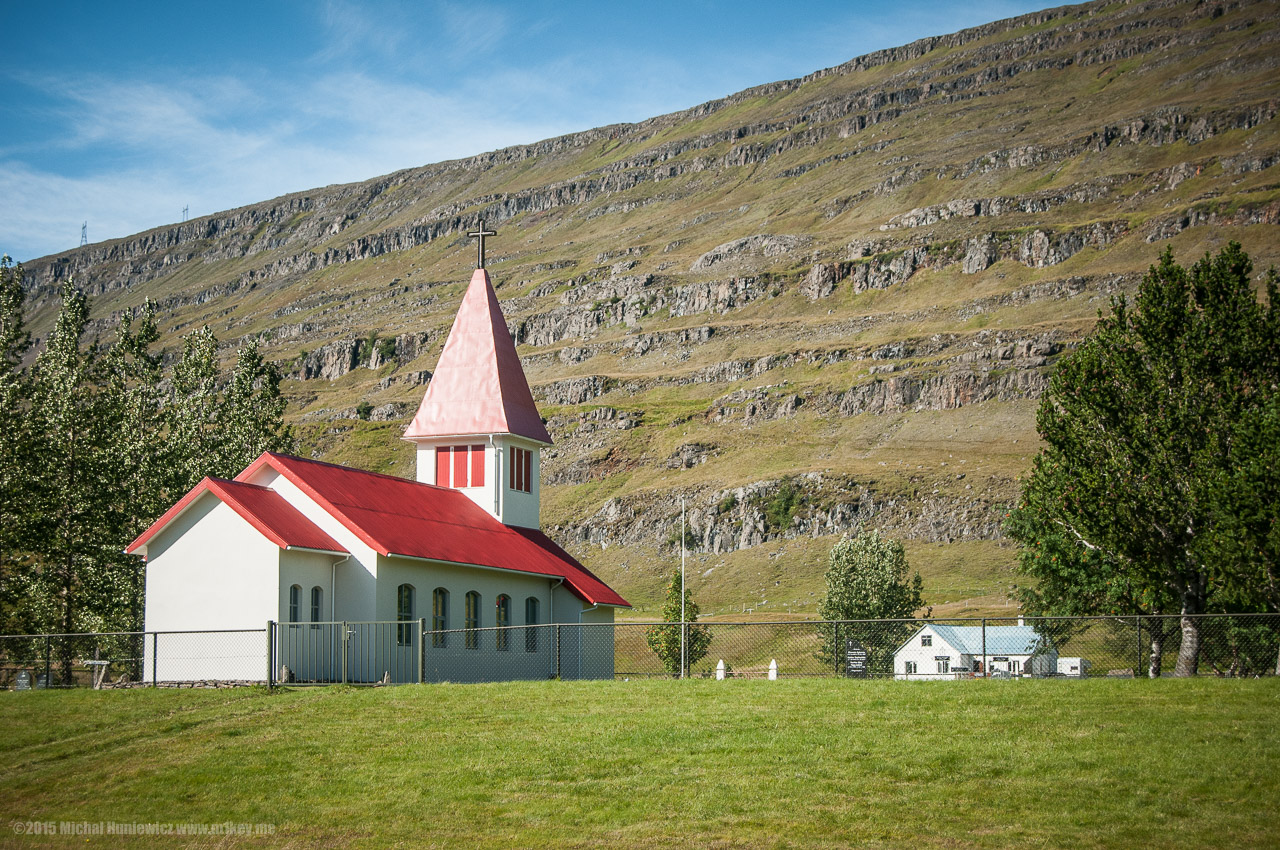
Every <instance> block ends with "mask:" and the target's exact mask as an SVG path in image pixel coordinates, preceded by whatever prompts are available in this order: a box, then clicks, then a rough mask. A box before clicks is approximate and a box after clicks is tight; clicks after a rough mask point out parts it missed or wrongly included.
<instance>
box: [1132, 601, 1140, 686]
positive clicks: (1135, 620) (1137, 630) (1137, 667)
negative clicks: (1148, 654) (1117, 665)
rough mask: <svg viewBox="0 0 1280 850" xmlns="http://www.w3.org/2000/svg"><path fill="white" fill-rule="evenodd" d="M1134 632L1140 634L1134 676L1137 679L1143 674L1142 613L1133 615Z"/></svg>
mask: <svg viewBox="0 0 1280 850" xmlns="http://www.w3.org/2000/svg"><path fill="white" fill-rule="evenodd" d="M1133 632H1134V634H1136V635H1137V636H1138V638H1137V640H1138V655H1137V658H1138V660H1137V662H1136V663H1134V665H1133V677H1134V678H1135V679H1136V678H1138V677H1139V676H1141V675H1142V615H1141V614H1134V615H1133Z"/></svg>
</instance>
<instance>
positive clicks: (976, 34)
mask: <svg viewBox="0 0 1280 850" xmlns="http://www.w3.org/2000/svg"><path fill="white" fill-rule="evenodd" d="M1278 40H1280V4H1277V3H1276V2H1274V1H1273V0H1254V1H1253V2H1239V3H1234V2H1232V3H1204V2H1196V0H1185V2H1183V0H1142V2H1132V3H1104V2H1096V3H1090V4H1084V5H1080V6H1068V7H1062V8H1058V9H1051V10H1046V11H1045V12H1040V13H1036V14H1033V15H1027V16H1023V17H1020V18H1015V19H1010V20H1008V21H1002V22H995V23H993V24H990V25H988V26H985V27H979V28H975V29H973V30H968V31H965V32H962V33H957V34H954V35H950V36H944V37H939V38H932V39H926V40H923V41H921V42H916V43H914V44H912V45H906V46H903V47H901V48H894V49H890V50H886V51H882V52H880V53H878V54H873V55H871V56H867V57H859V58H857V59H854V60H851V61H850V62H849V63H846V64H845V65H842V66H840V67H838V68H833V69H827V70H824V71H815V73H814V74H812V75H810V76H808V77H806V78H804V79H800V80H790V81H783V82H778V83H770V84H767V85H762V86H760V87H758V88H756V89H752V90H748V91H745V92H740V93H738V94H734V95H730V96H727V97H725V98H724V99H722V100H718V101H714V102H711V103H708V104H702V105H700V106H695V107H692V108H690V109H688V110H685V111H684V112H680V113H675V114H672V115H666V116H658V117H655V118H651V119H648V120H643V121H640V122H639V123H635V124H625V125H617V126H613V127H605V128H599V129H596V130H591V131H588V132H585V133H580V134H575V135H572V136H566V137H563V138H559V139H552V140H547V141H545V142H540V143H537V144H534V145H528V146H524V147H519V148H511V149H506V150H502V151H495V152H491V153H487V154H479V155H477V156H475V157H472V158H470V159H466V160H459V161H455V162H448V163H439V164H435V165H429V166H424V167H423V168H420V169H412V170H408V171H403V172H398V173H396V174H392V175H387V176H385V177H379V178H375V179H372V180H369V181H366V182H365V183H360V184H351V185H347V186H330V187H327V188H324V189H316V190H314V191H312V192H307V193H299V194H297V195H291V196H287V197H284V198H278V199H275V200H272V201H264V202H263V203H261V204H257V205H254V206H252V207H246V208H243V209H239V210H232V211H229V212H226V213H219V214H217V215H214V216H208V217H206V218H203V219H198V220H194V221H191V222H186V223H183V224H178V225H173V226H171V227H168V228H158V229H157V230H154V231H149V232H148V233H145V234H139V235H138V236H135V237H130V238H128V239H124V240H118V241H116V242H112V243H104V244H101V245H93V246H86V247H85V248H82V249H78V250H76V251H70V252H67V253H65V254H62V255H58V256H57V257H52V258H45V259H43V260H39V261H36V262H34V263H32V264H30V267H29V270H30V272H31V285H32V298H33V302H32V303H33V306H34V307H35V308H36V311H37V312H36V318H35V328H36V331H37V333H38V334H39V333H44V332H45V331H46V330H47V328H48V327H49V325H50V323H51V321H52V311H53V308H54V305H55V302H56V296H55V293H56V290H57V288H58V286H59V285H60V283H61V282H62V281H63V280H65V279H66V278H68V277H71V276H74V277H75V279H76V280H77V281H78V283H79V284H80V285H82V286H85V287H87V288H88V289H89V290H90V291H91V292H93V293H95V295H96V300H95V302H94V311H95V315H96V316H97V317H98V318H99V326H98V328H99V329H100V330H102V331H103V332H107V333H109V332H110V328H111V327H112V325H113V324H114V322H115V321H117V320H118V317H119V315H120V313H121V312H122V311H130V310H136V309H138V307H139V306H140V305H141V304H142V303H143V301H144V300H145V299H147V298H151V299H156V300H157V301H158V303H159V304H160V307H161V311H162V325H163V328H164V330H165V333H166V336H165V344H167V345H169V346H171V347H172V346H174V345H176V342H177V339H178V337H179V336H180V335H181V334H182V333H185V332H187V331H189V330H190V329H191V328H193V327H197V326H199V325H200V324H204V323H208V324H209V325H210V326H211V327H213V329H214V330H215V331H216V332H217V333H218V334H219V336H220V338H222V339H223V340H224V341H227V342H234V341H236V340H239V339H242V338H245V337H247V336H259V337H261V338H262V339H263V340H264V344H265V347H266V349H267V350H268V351H269V352H270V354H271V355H272V356H274V357H276V358H278V359H279V360H280V361H281V362H283V363H284V364H285V366H286V370H287V371H288V372H289V373H290V376H291V378H290V380H289V381H287V382H286V391H287V392H288V394H289V396H290V398H291V401H292V406H291V409H290V414H289V415H290V416H291V417H292V419H293V420H294V421H295V422H296V423H297V424H298V426H299V431H300V433H301V434H302V436H303V451H304V453H306V454H309V455H311V456H314V457H319V458H324V459H326V460H332V461H338V462H343V463H351V464H355V465H358V466H362V467H365V468H369V469H376V470H378V471H385V472H392V473H396V474H405V475H407V474H409V473H410V472H411V468H412V453H411V450H410V447H409V446H407V445H406V444H404V443H402V442H400V441H399V440H398V436H399V434H400V432H401V429H402V427H403V425H404V423H405V422H406V421H407V420H408V418H409V417H410V416H411V415H412V413H413V411H414V409H415V407H416V405H417V403H418V401H419V400H420V399H421V397H422V393H423V386H424V383H425V381H426V380H427V379H428V378H429V373H430V370H431V369H433V368H434V365H435V361H436V359H437V358H438V356H439V351H440V348H441V346H442V345H443V341H444V337H445V334H446V332H447V330H448V327H449V325H450V323H451V321H452V318H453V315H454V313H455V311H456V309H457V305H458V302H459V298H460V296H461V293H462V290H463V287H464V286H465V283H466V281H467V280H468V279H469V272H470V264H471V262H472V258H473V256H474V249H473V247H472V245H471V244H469V242H468V240H467V239H466V238H465V235H464V234H465V232H466V231H467V230H468V229H469V228H471V227H473V226H474V223H475V221H476V219H477V218H478V217H480V216H483V217H484V219H485V221H486V222H488V223H489V224H493V225H496V227H497V230H498V234H499V235H498V236H497V237H494V238H492V239H491V240H490V241H489V247H490V250H491V262H490V266H491V269H490V270H491V273H492V274H493V277H494V280H495V285H496V287H497V292H498V295H499V297H500V299H501V300H502V303H503V309H504V311H505V313H506V316H507V319H508V322H509V324H510V326H511V328H512V330H513V333H514V334H515V336H516V339H517V342H518V343H519V344H520V351H521V355H522V357H523V359H524V364H525V369H526V372H527V374H528V377H529V379H530V382H531V383H532V385H533V387H534V392H535V395H536V396H537V397H538V400H539V403H540V406H541V409H542V412H543V414H544V416H546V417H547V419H548V426H549V429H550V431H551V433H552V436H553V437H554V439H555V441H556V447H555V448H554V449H553V450H551V451H549V452H547V453H546V455H545V461H546V462H545V466H544V472H545V478H546V481H545V484H546V486H545V487H544V489H543V497H544V498H543V503H544V504H543V520H544V525H545V526H547V527H548V528H549V529H551V530H552V532H553V534H554V536H556V537H557V539H559V540H560V541H561V542H563V543H564V544H565V545H567V546H568V547H569V548H570V549H571V550H572V551H573V552H574V554H576V555H578V556H579V557H580V558H582V559H583V560H584V562H585V563H587V565H588V566H590V567H591V568H592V569H593V570H595V571H597V572H598V573H599V574H600V575H601V576H603V577H604V578H606V579H607V580H608V581H610V582H611V583H612V584H614V585H615V586H616V587H618V589H619V590H620V591H621V592H622V593H623V594H624V595H625V596H628V597H629V598H632V599H633V601H636V602H638V603H639V604H641V605H642V606H649V607H651V606H653V605H654V604H656V602H657V596H658V588H660V586H661V583H662V574H663V573H664V572H665V571H666V570H668V569H669V568H670V566H671V565H672V564H673V560H674V557H675V550H674V547H673V545H672V541H673V540H674V539H675V537H674V535H673V531H674V524H675V522H676V517H677V515H678V505H679V502H680V499H681V498H684V499H685V500H686V502H687V503H688V505H689V508H690V519H691V524H692V535H693V537H694V538H695V539H696V541H697V549H698V551H697V553H696V557H697V558H698V560H699V567H700V569H699V572H698V576H699V578H698V579H697V583H696V584H695V592H696V593H697V595H698V598H699V599H700V600H703V601H704V604H705V605H706V606H707V607H708V608H710V609H713V610H720V609H724V610H729V609H735V608H736V609H741V608H742V607H744V606H746V607H756V608H761V607H763V608H764V609H765V610H767V611H775V612H778V613H786V612H787V611H794V610H806V609H807V610H810V611H811V610H812V605H813V601H814V595H813V594H814V593H815V591H816V590H817V588H818V585H819V582H820V572H821V563H822V556H823V553H824V551H825V549H828V548H829V547H830V545H831V544H832V543H833V542H834V541H835V540H837V539H838V538H839V536H840V535H841V534H844V533H850V532H854V531H856V530H858V529H860V528H863V527H867V526H877V527H879V528H881V529H882V530H883V531H885V532H886V533H888V534H891V535H893V536H896V537H900V538H903V539H905V540H907V541H908V542H909V544H910V546H911V554H912V557H913V563H914V564H915V565H916V566H918V567H919V568H920V569H921V570H922V572H923V573H924V574H925V577H926V579H927V581H926V599H927V601H928V602H930V603H932V604H934V605H935V610H936V611H942V612H945V613H961V612H974V611H978V612H985V611H991V612H999V611H1002V610H1003V608H1002V606H1003V605H1004V603H1005V591H1006V590H1007V587H1008V585H1009V584H1010V582H1011V578H1010V576H1009V573H1008V570H1009V567H1010V565H1011V564H1012V561H1013V550H1012V549H1009V548H1008V547H1007V546H1006V545H1005V543H1004V540H1003V538H1002V535H1001V532H1000V519H1001V517H1002V515H1003V510H1004V508H1005V506H1007V505H1008V504H1010V503H1011V502H1012V501H1013V500H1015V499H1016V498H1017V495H1018V488H1019V484H1018V478H1019V476H1021V475H1022V474H1024V473H1025V472H1026V471H1027V470H1028V469H1029V466H1030V460H1031V457H1032V456H1033V455H1034V453H1035V451H1036V448H1037V444H1036V440H1037V438H1036V434H1035V430H1034V411H1035V407H1036V402H1037V399H1038V397H1039V395H1040V393H1041V392H1042V391H1043V388H1044V386H1045V382H1046V381H1047V376H1048V374H1049V373H1050V371H1051V369H1052V367H1053V364H1054V362H1056V360H1057V359H1058V358H1060V357H1061V356H1062V355H1063V354H1064V353H1066V352H1068V351H1070V350H1071V348H1072V347H1073V346H1074V345H1075V344H1076V343H1077V342H1078V340H1079V339H1080V338H1081V337H1082V335H1083V334H1085V333H1087V332H1088V330H1089V329H1090V328H1091V327H1092V324H1093V322H1094V321H1095V320H1096V317H1097V314H1098V312H1099V310H1105V309H1107V306H1108V302H1109V299H1110V298H1111V297H1112V296H1114V295H1117V294H1121V293H1124V292H1128V291H1132V290H1133V288H1134V287H1135V285H1136V282H1137V280H1138V279H1139V277H1140V276H1141V274H1142V273H1143V271H1144V270H1145V269H1146V268H1147V267H1148V266H1149V265H1150V264H1152V263H1153V262H1154V261H1155V260H1156V258H1157V256H1158V254H1159V252H1160V251H1161V250H1163V249H1165V248H1166V247H1168V248H1172V250H1173V251H1174V252H1175V254H1176V256H1177V258H1178V259H1179V260H1180V261H1183V262H1191V261H1194V259H1196V258H1197V257H1199V256H1201V255H1202V254H1204V253H1205V252H1206V251H1216V250H1218V249H1219V248H1221V247H1222V246H1223V245H1225V244H1226V242H1227V241H1228V240H1232V239H1235V240H1239V241H1241V242H1242V243H1243V244H1244V246H1245V248H1246V250H1248V251H1249V252H1250V253H1251V254H1252V255H1253V256H1254V258H1255V260H1256V262H1257V264H1258V267H1259V270H1260V271H1261V270H1262V269H1264V268H1265V267H1267V266H1268V265H1270V264H1274V263H1276V262H1277V261H1280V239H1277V238H1276V225H1277V223H1278V222H1280V122H1278V121H1277V118H1276V115H1277V103H1280V85H1278V84H1277V82H1276V76H1275V70H1274V65H1275V56H1276V55H1277V54H1278V53H1280V44H1278V43H1277V42H1278ZM324 182H325V181H324V178H323V175H317V184H323V183H324ZM361 403H367V404H369V405H371V406H372V408H373V415H372V421H368V422H365V421H361V420H359V419H358V418H357V405H359V404H361ZM787 488H790V489H792V490H794V491H796V492H797V493H798V499H797V501H796V503H795V505H794V506H792V508H791V509H789V510H788V511H787V512H784V513H783V514H779V513H778V512H774V514H773V517H772V519H771V518H770V515H769V512H768V511H767V510H766V507H767V505H768V504H769V503H770V501H771V500H772V499H774V498H775V497H776V496H777V494H778V493H779V492H783V491H784V490H786V489H787ZM730 504H731V507H728V508H726V507H724V506H725V505H730Z"/></svg>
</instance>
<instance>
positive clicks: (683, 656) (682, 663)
mask: <svg viewBox="0 0 1280 850" xmlns="http://www.w3.org/2000/svg"><path fill="white" fill-rule="evenodd" d="M688 630H689V629H688V627H687V626H686V625H685V623H684V496H681V497H680V678H681V679H683V678H684V670H685V659H686V658H687V657H688V656H687V655H686V651H685V634H686V633H687V632H688Z"/></svg>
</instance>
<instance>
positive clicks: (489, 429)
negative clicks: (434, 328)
mask: <svg viewBox="0 0 1280 850" xmlns="http://www.w3.org/2000/svg"><path fill="white" fill-rule="evenodd" d="M469 434H515V435H517V436H520V437H528V438H529V439H530V440H536V441H538V442H540V443H546V444H547V445H551V435H550V434H548V433H547V429H546V426H544V425H543V424H542V417H541V416H540V415H539V414H538V408H537V405H535V404H534V403H533V393H531V392H529V382H528V381H527V380H525V377H524V368H523V367H521V365H520V356H519V355H518V354H516V345H515V343H514V342H513V341H512V339H511V334H510V333H509V332H508V331H507V322H506V320H505V319H504V318H503V317H502V309H501V308H500V307H499V306H498V296H497V295H496V294H495V293H494V291H493V284H492V283H490V281H489V272H488V271H486V270H485V269H476V270H475V273H474V274H472V275H471V285H470V286H468V287H467V292H466V294H465V295H464V296H462V306H461V307H459V308H458V316H457V318H455V319H454V320H453V328H452V330H450V331H449V338H448V339H446V340H445V343H444V351H442V352H441V353H440V361H439V363H437V364H436V371H435V375H433V376H432V378H431V383H430V384H429V385H428V386H427V393H426V395H425V396H423V398H422V405H421V406H420V407H419V408H418V414H417V415H416V416H414V417H413V421H412V422H410V423H409V427H408V429H407V430H406V431H405V432H404V436H405V439H406V440H413V439H416V438H426V437H452V436H462V435H469Z"/></svg>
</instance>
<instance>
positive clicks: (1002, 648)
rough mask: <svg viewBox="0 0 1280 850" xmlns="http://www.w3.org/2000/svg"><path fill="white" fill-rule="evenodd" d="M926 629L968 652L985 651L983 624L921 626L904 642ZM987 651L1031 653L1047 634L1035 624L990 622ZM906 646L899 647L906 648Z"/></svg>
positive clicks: (994, 653)
mask: <svg viewBox="0 0 1280 850" xmlns="http://www.w3.org/2000/svg"><path fill="white" fill-rule="evenodd" d="M925 629H932V630H933V632H934V634H936V635H937V636H938V637H939V638H940V639H941V640H944V641H946V642H947V643H948V644H950V645H951V646H952V647H953V648H955V649H956V650H958V651H959V652H962V653H964V654H965V655H982V646H983V644H982V627H981V626H942V625H936V624H934V623H930V624H928V625H927V626H921V627H920V629H918V630H917V631H916V633H915V634H913V635H912V636H911V637H910V638H908V639H907V641H906V642H905V643H903V644H902V646H906V645H907V644H909V643H911V641H912V640H914V639H915V637H916V635H918V634H920V632H922V631H924V630H925ZM986 631H987V642H986V648H987V652H986V654H987V655H1030V654H1032V653H1033V652H1035V651H1036V650H1037V649H1039V648H1040V647H1041V645H1042V644H1043V642H1044V638H1043V637H1042V636H1041V635H1040V633H1039V632H1037V631H1036V630H1035V629H1034V628H1032V627H1031V626H987V630H986ZM902 646H900V647H898V649H902Z"/></svg>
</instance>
